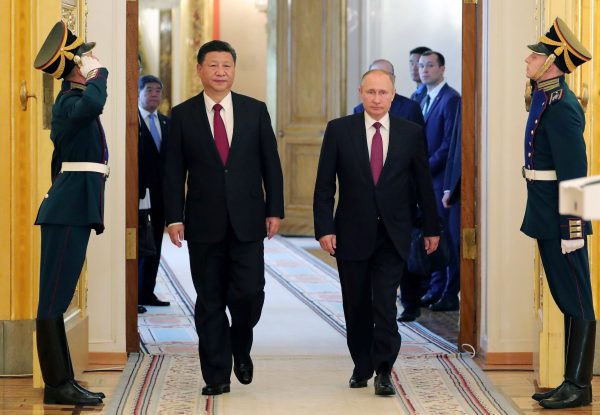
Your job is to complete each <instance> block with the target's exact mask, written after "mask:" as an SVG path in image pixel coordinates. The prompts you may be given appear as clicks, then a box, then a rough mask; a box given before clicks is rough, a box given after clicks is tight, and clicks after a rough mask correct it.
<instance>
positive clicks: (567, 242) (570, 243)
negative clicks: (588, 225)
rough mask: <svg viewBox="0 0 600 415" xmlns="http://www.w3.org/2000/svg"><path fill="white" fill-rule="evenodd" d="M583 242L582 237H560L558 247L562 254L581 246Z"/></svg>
mask: <svg viewBox="0 0 600 415" xmlns="http://www.w3.org/2000/svg"><path fill="white" fill-rule="evenodd" d="M583 242H584V241H583V239H561V240H560V248H561V250H562V253H563V254H569V253H571V252H573V251H576V250H578V249H579V248H583V245H584V243H583Z"/></svg>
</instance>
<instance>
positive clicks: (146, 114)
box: [138, 105, 162, 140]
mask: <svg viewBox="0 0 600 415" xmlns="http://www.w3.org/2000/svg"><path fill="white" fill-rule="evenodd" d="M138 109H139V110H140V114H141V115H142V120H144V122H145V123H146V127H148V131H152V130H151V129H150V114H154V126H155V127H156V131H158V136H159V137H160V139H161V140H162V129H161V128H160V120H159V119H158V111H154V112H152V113H151V112H149V111H146V110H145V109H143V108H142V107H140V106H139V105H138Z"/></svg>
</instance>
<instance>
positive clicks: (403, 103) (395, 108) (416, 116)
mask: <svg viewBox="0 0 600 415" xmlns="http://www.w3.org/2000/svg"><path fill="white" fill-rule="evenodd" d="M372 69H381V70H382V71H385V72H388V73H391V74H392V75H394V65H392V63H391V62H390V61H388V60H385V59H377V60H375V61H373V63H372V64H371V65H370V66H369V70H372ZM394 76H395V75H394ZM364 110H365V107H364V105H363V104H362V103H361V104H358V105H357V106H356V107H354V113H355V114H357V113H359V112H364ZM390 115H391V116H393V117H399V118H404V119H406V120H409V121H412V122H416V123H417V124H419V125H425V120H424V119H423V113H422V112H421V108H420V106H419V104H418V103H416V102H414V101H411V100H410V99H408V98H406V97H405V96H402V95H400V94H398V93H396V94H394V99H393V100H392V106H391V107H390Z"/></svg>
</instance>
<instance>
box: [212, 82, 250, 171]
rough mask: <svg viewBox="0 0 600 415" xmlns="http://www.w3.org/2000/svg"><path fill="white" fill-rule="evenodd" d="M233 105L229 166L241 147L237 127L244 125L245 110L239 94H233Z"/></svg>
mask: <svg viewBox="0 0 600 415" xmlns="http://www.w3.org/2000/svg"><path fill="white" fill-rule="evenodd" d="M231 105H232V106H233V131H232V132H231V144H230V145H229V156H228V157H227V164H229V163H230V160H232V158H233V157H234V156H235V154H237V152H238V151H237V148H238V147H239V146H240V145H241V143H240V142H239V141H240V134H238V133H237V131H239V130H240V129H239V128H236V127H235V126H236V125H241V123H243V117H244V108H243V105H242V103H241V101H240V100H239V97H238V94H236V93H235V92H231ZM215 149H216V146H215Z"/></svg>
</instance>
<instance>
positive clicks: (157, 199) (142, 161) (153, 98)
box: [138, 75, 170, 313]
mask: <svg viewBox="0 0 600 415" xmlns="http://www.w3.org/2000/svg"><path fill="white" fill-rule="evenodd" d="M138 91H139V96H138V126H139V141H138V177H139V187H138V191H139V198H140V199H141V200H140V206H142V207H147V206H149V208H150V221H151V223H152V227H153V231H154V235H153V236H154V244H155V246H156V253H155V254H154V255H141V254H140V256H139V258H138V312H142V313H143V312H145V311H146V309H145V307H144V305H151V306H163V307H164V306H168V305H170V304H169V302H168V301H161V300H159V299H158V298H157V297H156V295H155V294H154V287H156V274H157V273H158V265H159V263H160V251H161V245H162V238H163V233H164V229H165V210H164V206H163V190H162V171H161V170H162V166H161V146H162V142H163V141H165V140H166V138H167V132H168V126H169V119H168V118H167V117H165V116H164V115H162V114H161V113H159V112H158V106H159V105H160V100H161V97H162V82H161V81H160V79H158V78H157V77H156V76H152V75H146V76H142V77H141V78H140V79H139V81H138Z"/></svg>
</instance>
